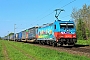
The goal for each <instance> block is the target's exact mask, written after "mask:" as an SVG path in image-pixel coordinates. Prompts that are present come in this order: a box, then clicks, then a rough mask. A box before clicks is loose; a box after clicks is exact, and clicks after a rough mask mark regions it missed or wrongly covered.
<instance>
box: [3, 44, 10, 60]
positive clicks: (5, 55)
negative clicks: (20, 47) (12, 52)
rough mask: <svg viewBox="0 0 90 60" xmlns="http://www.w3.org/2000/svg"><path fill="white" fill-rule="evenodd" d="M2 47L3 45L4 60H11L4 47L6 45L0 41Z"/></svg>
mask: <svg viewBox="0 0 90 60" xmlns="http://www.w3.org/2000/svg"><path fill="white" fill-rule="evenodd" d="M2 47H3V55H4V57H5V58H4V59H5V60H11V59H10V58H9V56H8V52H7V49H6V46H5V43H2Z"/></svg>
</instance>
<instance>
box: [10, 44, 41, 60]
mask: <svg viewBox="0 0 90 60" xmlns="http://www.w3.org/2000/svg"><path fill="white" fill-rule="evenodd" d="M9 45H11V46H12V47H14V48H15V49H17V50H18V51H20V52H21V53H22V54H24V55H25V56H27V57H28V58H30V59H31V60H37V58H35V57H33V56H31V55H30V54H29V53H28V52H26V51H25V50H23V49H20V48H19V47H17V46H15V45H13V44H11V43H9ZM39 60H40V59H39Z"/></svg>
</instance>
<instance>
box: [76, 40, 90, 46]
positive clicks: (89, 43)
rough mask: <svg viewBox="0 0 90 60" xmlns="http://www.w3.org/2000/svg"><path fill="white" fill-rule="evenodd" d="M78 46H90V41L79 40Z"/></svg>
mask: <svg viewBox="0 0 90 60" xmlns="http://www.w3.org/2000/svg"><path fill="white" fill-rule="evenodd" d="M76 44H82V45H90V40H77V43H76Z"/></svg>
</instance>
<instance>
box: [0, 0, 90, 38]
mask: <svg viewBox="0 0 90 60" xmlns="http://www.w3.org/2000/svg"><path fill="white" fill-rule="evenodd" d="M72 1H73V0H0V36H2V37H3V36H5V35H7V34H8V31H9V33H10V32H14V24H16V25H15V27H16V29H15V32H16V33H17V32H20V31H23V30H25V29H28V28H30V27H33V26H36V25H37V24H38V25H39V26H40V25H42V24H44V23H51V22H54V21H55V19H56V18H55V17H54V16H55V12H54V10H55V9H57V8H61V9H64V10H65V11H63V12H61V14H60V16H59V18H60V19H61V20H70V19H71V17H70V14H71V13H72V9H73V8H78V9H80V8H82V6H83V5H84V4H87V5H90V1H89V0H75V1H74V2H72ZM70 2H72V3H71V4H68V3H70ZM67 4H68V5H67ZM65 5H66V6H65ZM49 14H50V15H49Z"/></svg>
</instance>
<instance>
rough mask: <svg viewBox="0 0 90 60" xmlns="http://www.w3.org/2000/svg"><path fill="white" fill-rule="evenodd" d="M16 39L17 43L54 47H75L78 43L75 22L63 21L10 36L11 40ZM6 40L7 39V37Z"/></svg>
mask: <svg viewBox="0 0 90 60" xmlns="http://www.w3.org/2000/svg"><path fill="white" fill-rule="evenodd" d="M14 37H15V40H16V41H24V42H38V43H39V44H43V45H44V44H49V45H53V46H62V45H63V44H65V45H66V44H68V45H74V44H75V43H76V42H77V36H76V28H75V24H74V22H73V21H61V20H57V21H55V22H53V23H48V24H44V25H42V26H38V27H31V28H29V29H26V30H24V31H21V32H19V33H16V34H15V35H11V36H9V39H10V40H14ZM5 38H6V39H7V37H5Z"/></svg>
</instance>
